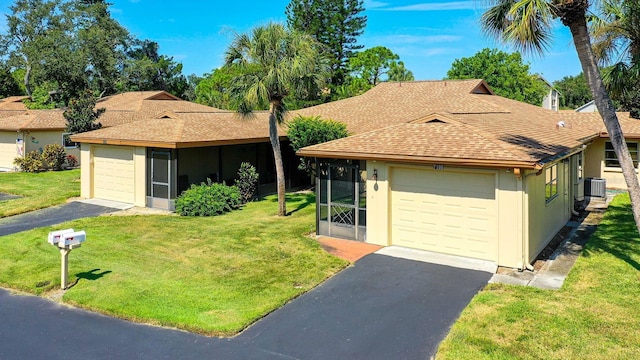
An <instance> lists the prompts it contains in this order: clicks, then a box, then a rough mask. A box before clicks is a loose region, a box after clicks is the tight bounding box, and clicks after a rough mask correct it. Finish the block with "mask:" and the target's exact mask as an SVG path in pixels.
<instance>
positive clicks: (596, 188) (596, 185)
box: [584, 178, 607, 198]
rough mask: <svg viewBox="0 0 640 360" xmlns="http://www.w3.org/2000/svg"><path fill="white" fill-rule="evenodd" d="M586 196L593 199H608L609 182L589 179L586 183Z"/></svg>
mask: <svg viewBox="0 0 640 360" xmlns="http://www.w3.org/2000/svg"><path fill="white" fill-rule="evenodd" d="M584 195H585V196H591V197H600V198H604V197H607V180H606V179H600V178H587V179H586V181H585V183H584Z"/></svg>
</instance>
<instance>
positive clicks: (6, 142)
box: [0, 131, 17, 169]
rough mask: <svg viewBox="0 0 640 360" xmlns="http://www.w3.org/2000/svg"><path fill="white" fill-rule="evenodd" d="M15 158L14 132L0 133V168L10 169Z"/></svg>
mask: <svg viewBox="0 0 640 360" xmlns="http://www.w3.org/2000/svg"><path fill="white" fill-rule="evenodd" d="M16 156H17V151H16V132H15V131H14V132H9V133H6V132H0V168H4V169H12V168H13V160H14V159H15V158H16Z"/></svg>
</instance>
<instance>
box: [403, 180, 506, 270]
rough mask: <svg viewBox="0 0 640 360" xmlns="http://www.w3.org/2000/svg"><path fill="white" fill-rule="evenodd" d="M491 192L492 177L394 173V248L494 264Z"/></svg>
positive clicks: (495, 211)
mask: <svg viewBox="0 0 640 360" xmlns="http://www.w3.org/2000/svg"><path fill="white" fill-rule="evenodd" d="M495 187H496V183H495V174H494V173H467V172H447V171H434V170H422V169H419V170H418V169H404V168H395V169H393V172H392V182H391V189H392V191H391V242H392V244H393V245H399V246H405V247H410V248H416V249H421V250H428V251H434V252H440V253H446V254H452V255H459V256H466V257H473V258H478V259H485V260H493V261H496V260H497V250H496V249H497V246H496V245H497V236H498V234H497V228H498V227H497V218H498V217H497V214H498V206H497V200H496V197H495Z"/></svg>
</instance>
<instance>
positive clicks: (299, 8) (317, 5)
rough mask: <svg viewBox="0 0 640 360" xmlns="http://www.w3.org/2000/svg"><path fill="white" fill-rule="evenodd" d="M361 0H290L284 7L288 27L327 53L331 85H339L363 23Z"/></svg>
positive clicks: (364, 21)
mask: <svg viewBox="0 0 640 360" xmlns="http://www.w3.org/2000/svg"><path fill="white" fill-rule="evenodd" d="M363 11H364V5H363V0H291V2H290V3H289V5H287V8H286V15H287V24H288V25H289V27H290V28H292V29H295V30H298V31H302V32H305V33H307V34H310V35H313V36H314V37H315V38H316V40H318V42H320V43H321V44H323V45H324V46H326V48H327V51H328V52H329V54H331V60H330V61H331V70H332V74H331V83H332V85H334V86H340V85H342V84H343V83H344V80H345V77H346V76H347V70H346V67H347V62H348V60H349V58H350V57H351V56H353V54H354V52H355V51H356V50H358V49H362V47H363V46H362V45H358V44H357V37H358V36H360V35H361V34H362V33H363V31H364V28H365V26H366V24H367V17H366V16H365V15H362V13H363Z"/></svg>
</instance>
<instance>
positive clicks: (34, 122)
mask: <svg viewBox="0 0 640 360" xmlns="http://www.w3.org/2000/svg"><path fill="white" fill-rule="evenodd" d="M18 113H19V115H13V116H8V117H2V118H0V169H2V170H4V171H11V170H14V168H15V166H14V164H13V161H14V159H15V158H17V157H23V156H24V155H25V154H26V153H28V152H30V151H34V150H35V151H40V152H42V150H43V149H44V147H45V146H46V145H48V144H52V143H58V144H65V132H64V129H65V124H66V120H65V119H64V116H62V111H60V110H26V111H20V112H18ZM65 151H66V152H67V154H70V155H74V156H76V157H78V156H79V155H80V152H79V150H78V149H77V148H76V146H75V144H70V143H68V141H67V142H66V144H65Z"/></svg>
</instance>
